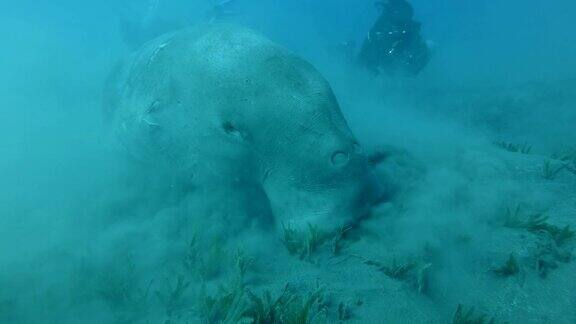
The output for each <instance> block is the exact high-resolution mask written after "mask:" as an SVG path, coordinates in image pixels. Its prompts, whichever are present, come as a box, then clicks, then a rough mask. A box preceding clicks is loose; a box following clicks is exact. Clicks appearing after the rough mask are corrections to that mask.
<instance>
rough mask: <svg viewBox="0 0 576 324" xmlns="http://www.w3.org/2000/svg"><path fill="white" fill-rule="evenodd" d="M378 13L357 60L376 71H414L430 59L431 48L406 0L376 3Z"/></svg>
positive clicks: (395, 72)
mask: <svg viewBox="0 0 576 324" xmlns="http://www.w3.org/2000/svg"><path fill="white" fill-rule="evenodd" d="M377 6H378V8H379V9H380V10H381V13H380V16H379V17H378V19H377V20H376V22H375V23H374V25H373V26H372V29H371V30H370V32H369V33H368V36H367V37H366V39H365V40H364V43H363V45H362V48H361V50H360V54H359V56H358V60H359V62H360V64H361V65H363V66H364V67H366V68H367V69H369V70H370V71H372V72H373V73H375V74H381V73H385V74H388V75H398V74H401V75H409V76H415V75H417V74H418V73H419V72H420V71H421V70H422V69H423V68H424V67H425V66H426V64H427V63H428V61H429V60H430V48H429V47H428V45H427V44H426V42H425V40H424V39H423V38H422V36H421V35H420V23H419V22H416V21H414V20H413V16H414V9H413V8H412V6H411V5H410V4H409V3H408V2H407V1H406V0H382V1H379V2H378V3H377Z"/></svg>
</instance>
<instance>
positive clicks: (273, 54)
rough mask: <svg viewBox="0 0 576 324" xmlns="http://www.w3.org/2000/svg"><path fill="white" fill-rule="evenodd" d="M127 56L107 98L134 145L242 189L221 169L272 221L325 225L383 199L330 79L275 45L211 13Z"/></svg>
mask: <svg viewBox="0 0 576 324" xmlns="http://www.w3.org/2000/svg"><path fill="white" fill-rule="evenodd" d="M135 58H136V59H135V60H134V61H133V62H132V64H131V65H129V69H128V72H127V76H126V82H125V83H124V86H122V87H121V91H120V95H119V96H118V97H119V99H118V100H117V101H118V103H119V104H118V105H117V106H118V107H117V108H116V110H117V111H118V113H117V115H118V116H119V117H117V118H116V120H117V121H118V123H117V124H118V128H119V129H121V130H122V132H121V134H122V135H121V136H122V138H123V142H124V143H128V146H131V147H129V149H130V150H131V151H140V152H145V153H146V154H147V155H155V156H164V157H165V158H166V159H170V160H171V161H172V162H171V163H170V165H171V167H175V168H181V169H184V170H189V171H190V173H194V175H195V179H196V180H195V181H197V182H198V183H197V185H198V186H204V187H206V188H210V189H209V190H220V193H222V192H225V194H224V196H235V195H242V194H243V192H245V190H243V189H241V187H239V186H238V184H237V182H234V181H232V180H230V181H229V182H227V181H216V180H214V179H216V178H218V177H220V178H230V179H237V180H238V181H241V182H242V183H243V186H244V188H246V187H247V186H251V187H253V188H252V189H248V190H246V192H248V191H249V192H260V193H261V196H262V199H261V200H258V201H253V203H254V204H266V205H268V206H269V210H270V211H271V214H272V217H273V220H274V222H275V224H277V225H281V224H285V225H289V226H294V227H301V226H306V225H307V224H308V223H311V224H317V225H321V226H323V227H328V228H331V229H334V228H337V227H340V226H342V225H344V224H346V223H353V222H355V221H356V220H358V219H359V218H361V217H362V216H364V215H366V214H367V213H368V212H369V210H370V208H371V206H373V205H374V204H375V203H377V202H379V201H380V199H381V197H382V189H381V188H380V185H379V183H378V181H377V180H376V178H375V176H374V175H373V173H372V171H371V169H370V166H369V165H368V162H367V158H366V156H365V155H364V154H363V152H362V149H361V146H360V145H359V143H358V142H357V140H356V139H355V137H354V136H353V134H352V132H351V131H350V129H349V127H348V125H347V124H346V121H345V119H344V117H343V115H342V113H341V111H340V108H339V106H338V102H337V100H336V98H335V96H334V94H333V92H332V90H331V88H330V86H329V84H328V82H327V81H326V80H325V79H324V78H323V77H322V76H321V75H320V74H319V73H318V72H317V71H316V69H314V68H313V67H312V66H311V65H310V64H309V63H307V62H306V61H304V60H303V59H301V58H299V57H297V56H296V55H293V54H292V53H290V52H289V51H287V50H285V49H284V48H282V47H281V46H278V45H276V44H274V43H273V42H271V41H269V40H268V39H266V38H264V37H262V36H260V35H259V34H257V33H255V32H253V31H251V30H248V29H245V28H242V27H238V26H233V25H220V24H214V25H208V26H204V27H201V28H192V29H187V30H182V31H178V32H175V33H172V34H170V35H166V36H164V37H162V38H160V39H158V40H157V41H154V42H151V43H149V44H147V45H145V46H144V48H142V49H141V50H140V51H139V52H138V53H136V55H135ZM133 146H137V147H136V149H135V148H134V147H133ZM208 174H209V175H208ZM205 192H208V190H205ZM244 200H249V199H246V198H244Z"/></svg>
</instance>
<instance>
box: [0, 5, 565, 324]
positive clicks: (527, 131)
mask: <svg viewBox="0 0 576 324" xmlns="http://www.w3.org/2000/svg"><path fill="white" fill-rule="evenodd" d="M375 2H376V1H374V0H355V1H351V0H348V1H345V0H333V1H326V0H290V1H288V0H236V1H233V0H232V1H216V0H210V1H209V0H188V1H184V0H139V1H137V0H117V1H112V0H103V1H91V2H90V1H71V0H53V1H38V0H34V1H33V0H21V1H6V0H5V1H2V2H0V39H2V50H0V71H1V72H0V97H1V98H2V99H3V101H2V104H1V105H0V107H1V108H0V119H1V120H2V127H0V193H1V194H0V323H489V322H490V321H491V320H493V321H494V322H496V323H576V260H574V258H575V253H576V250H575V247H576V232H575V231H576V33H574V30H575V27H576V24H575V23H574V17H576V2H574V1H569V0H551V1H520V0H509V1H496V0H478V1H460V0H438V1H424V0H411V1H410V3H411V5H412V7H413V8H414V20H416V21H418V22H420V23H421V37H422V39H423V40H425V43H426V46H427V48H428V49H429V51H430V52H429V61H428V62H427V64H426V67H425V68H423V69H422V70H421V71H419V73H417V75H411V76H405V75H396V74H386V73H380V74H378V75H375V74H374V73H371V72H370V71H368V70H367V69H366V68H365V67H362V66H360V65H359V64H358V60H357V55H358V53H359V51H360V49H361V46H362V43H363V42H365V40H366V35H367V34H368V32H369V31H370V29H371V28H372V26H373V25H374V23H375V21H376V20H377V19H378V17H379V15H380V13H381V8H380V7H379V6H378V5H377V4H376V3H375ZM219 22H229V23H233V24H238V25H242V26H246V27H249V28H251V29H253V30H255V31H257V32H258V33H260V34H263V35H265V36H266V37H268V38H269V39H271V40H273V41H274V42H276V43H278V44H280V45H282V46H284V47H285V48H287V49H288V50H290V51H291V52H293V53H295V54H297V55H298V56H300V57H302V58H304V59H305V60H306V61H308V62H310V63H311V64H312V65H314V67H315V68H316V69H317V70H318V71H319V72H320V73H321V74H322V75H323V76H324V77H325V78H326V79H327V80H328V82H329V83H330V85H331V87H332V89H333V90H334V94H335V96H336V98H337V100H338V102H339V104H340V108H341V110H342V112H343V114H344V117H345V118H346V120H347V123H348V126H349V127H350V129H351V130H352V132H353V133H354V134H355V136H356V137H357V138H358V140H359V142H360V144H361V145H362V146H363V147H364V149H365V150H366V151H367V152H376V153H374V154H373V155H371V156H372V157H374V158H375V159H377V160H378V161H377V162H378V163H376V164H375V165H374V171H375V173H376V174H377V176H378V178H379V179H380V181H381V182H382V183H383V184H385V185H386V186H387V187H388V188H391V189H390V195H389V197H388V198H387V200H386V201H385V202H383V203H382V204H380V205H379V206H378V207H377V208H374V210H372V211H371V214H370V215H369V216H368V217H366V218H365V219H363V220H362V221H360V222H358V223H357V224H355V225H354V226H350V227H342V228H341V230H340V231H339V232H337V233H330V234H328V233H325V232H324V231H323V229H322V228H321V227H317V226H315V225H314V224H310V226H309V227H307V228H304V229H302V230H295V229H293V228H290V227H279V228H275V229H268V230H261V229H257V228H254V227H253V226H250V227H246V228H245V229H241V230H238V231H237V232H235V233H234V234H230V235H222V234H221V233H223V229H222V228H221V227H225V226H230V225H229V224H228V225H223V223H221V222H211V221H206V220H205V215H201V214H198V213H196V212H195V210H194V208H191V207H190V206H191V205H190V204H189V203H188V202H187V201H188V200H187V198H188V197H187V193H183V192H182V190H181V188H179V187H178V186H174V182H173V179H172V178H170V177H169V176H165V175H164V174H162V172H160V171H158V172H155V171H154V170H150V169H145V168H142V167H140V166H139V165H138V163H135V162H134V161H133V160H131V159H130V158H127V157H126V154H125V152H124V150H123V148H122V147H121V145H118V143H117V139H116V138H115V136H114V131H113V130H112V129H111V125H110V122H109V119H108V118H107V117H106V113H105V111H106V91H105V89H106V87H107V85H108V84H109V83H110V78H109V75H110V73H111V71H113V69H114V67H115V66H116V65H117V63H118V62H119V61H121V60H122V59H124V58H125V57H126V56H127V55H128V54H129V53H131V52H132V51H137V50H138V48H140V46H142V45H143V44H145V43H146V42H148V41H151V40H153V39H154V38H156V37H157V36H160V35H162V34H163V33H165V32H170V31H174V30H178V29H181V28H185V27H188V26H194V25H197V24H205V23H208V24H211V23H219ZM103 103H104V104H103ZM239 190H241V189H239ZM227 221H228V222H234V219H232V220H227ZM232 226H233V227H240V228H241V227H242V226H241V224H233V225H232ZM214 233H219V234H214Z"/></svg>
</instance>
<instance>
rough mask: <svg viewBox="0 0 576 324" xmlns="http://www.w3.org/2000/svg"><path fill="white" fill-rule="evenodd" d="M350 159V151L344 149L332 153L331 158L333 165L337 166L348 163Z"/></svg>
mask: <svg viewBox="0 0 576 324" xmlns="http://www.w3.org/2000/svg"><path fill="white" fill-rule="evenodd" d="M349 160H350V156H349V155H348V153H346V152H344V151H336V152H334V153H333V154H332V157H331V158H330V161H331V162H332V165H334V166H335V167H343V166H345V165H346V164H348V161H349Z"/></svg>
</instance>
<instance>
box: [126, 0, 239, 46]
mask: <svg viewBox="0 0 576 324" xmlns="http://www.w3.org/2000/svg"><path fill="white" fill-rule="evenodd" d="M235 3H236V0H210V1H208V0H205V1H203V2H198V3H196V4H195V3H194V2H174V1H166V0H128V1H126V2H124V3H123V5H122V7H121V17H120V26H119V27H120V36H121V37H122V40H123V42H124V44H126V45H127V46H128V48H129V49H131V50H133V49H136V48H138V47H139V46H141V45H142V44H144V43H145V42H147V41H149V40H151V39H153V38H155V37H158V36H160V35H162V34H164V33H167V32H170V31H173V30H177V29H181V28H184V27H187V26H190V25H191V24H192V23H193V22H194V21H197V20H202V19H203V20H205V21H209V22H214V21H225V20H229V19H231V18H232V17H233V16H234V15H235V11H234V10H233V7H234V5H235ZM202 13H203V14H204V15H202Z"/></svg>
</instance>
